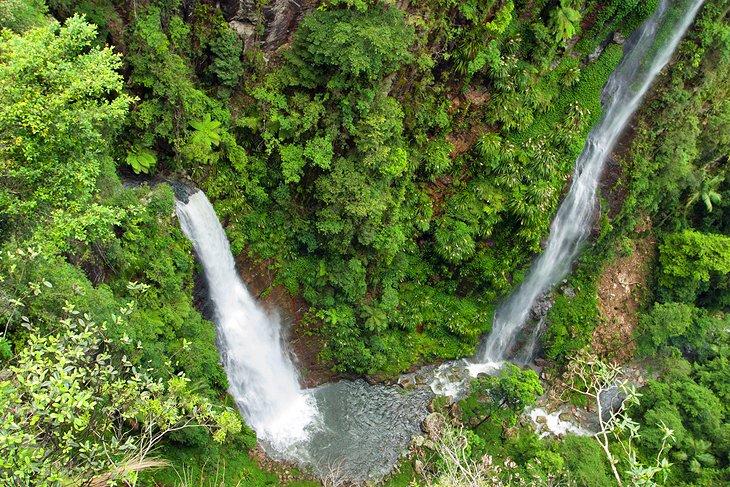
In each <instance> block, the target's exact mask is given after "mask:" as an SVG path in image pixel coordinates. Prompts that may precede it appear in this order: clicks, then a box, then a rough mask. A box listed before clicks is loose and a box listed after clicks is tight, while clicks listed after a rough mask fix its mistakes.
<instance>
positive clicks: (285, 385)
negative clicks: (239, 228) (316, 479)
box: [176, 191, 317, 453]
mask: <svg viewBox="0 0 730 487" xmlns="http://www.w3.org/2000/svg"><path fill="white" fill-rule="evenodd" d="M176 211H177V215H178V218H179V219H180V226H181V228H182V230H183V232H184V233H185V235H186V236H187V237H188V238H189V239H190V241H191V242H192V243H193V247H194V248H195V252H196V253H197V255H198V258H199V259H200V262H201V263H202V265H203V270H204V271H205V279H206V281H207V283H208V290H209V293H210V299H211V301H212V302H213V305H214V320H215V323H216V325H217V330H218V342H219V348H220V352H221V357H222V361H223V366H224V368H225V370H226V374H227V376H228V381H229V384H230V385H229V390H228V392H229V393H230V394H231V396H232V397H233V398H234V399H235V401H236V404H237V405H238V407H239V409H240V410H241V412H242V413H243V415H244V417H245V418H246V421H247V422H248V424H249V425H250V426H251V427H252V428H253V429H254V430H255V431H256V433H257V434H258V437H259V439H260V440H262V441H263V443H264V445H266V446H270V447H271V448H272V449H273V451H274V452H277V453H280V452H285V451H287V449H288V448H290V447H293V446H295V445H297V444H300V443H302V442H304V441H306V440H307V439H308V436H309V434H310V431H309V429H310V426H311V425H312V424H313V423H314V421H315V418H316V417H317V410H316V407H315V401H314V398H313V397H312V396H311V395H310V394H309V393H307V392H305V391H303V390H302V389H301V387H300V386H299V381H298V376H297V371H296V368H295V367H294V364H293V363H292V361H291V359H290V357H289V355H288V354H287V353H286V351H285V349H284V347H283V344H282V341H281V337H280V324H279V320H278V319H277V318H276V317H272V316H269V315H267V313H266V312H264V310H263V309H261V307H259V306H258V304H257V303H256V301H255V300H254V299H253V297H252V296H251V294H250V293H249V292H248V290H247V289H246V287H245V286H244V284H243V282H241V279H240V278H239V276H238V273H237V272H236V268H235V262H234V260H233V255H232V254H231V249H230V246H229V244H228V239H227V238H226V234H225V232H224V231H223V227H222V226H221V224H220V222H219V221H218V217H217V216H216V214H215V210H214V209H213V206H212V205H211V204H210V202H209V201H208V198H206V196H205V194H204V193H203V192H202V191H198V192H196V193H194V194H192V195H191V196H190V197H189V200H188V202H187V203H184V202H181V201H178V202H177V205H176Z"/></svg>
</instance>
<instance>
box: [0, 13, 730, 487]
mask: <svg viewBox="0 0 730 487" xmlns="http://www.w3.org/2000/svg"><path fill="white" fill-rule="evenodd" d="M244 3H246V2H244ZM249 3H252V4H253V3H255V4H256V5H255V6H253V7H252V8H254V9H255V10H256V11H257V12H260V10H261V9H262V8H264V4H265V3H266V2H259V3H256V2H249ZM292 4H297V6H298V3H297V2H292ZM399 5H400V3H399V4H398V5H396V3H395V2H381V1H375V0H331V1H324V2H320V4H319V5H318V6H317V8H313V9H305V10H306V12H305V14H304V15H303V16H302V17H301V19H297V22H296V23H297V25H296V28H295V30H294V31H293V32H292V33H291V37H290V39H289V40H288V42H287V43H286V44H285V45H284V46H282V47H281V48H280V49H279V50H278V51H276V52H273V51H271V50H267V51H266V52H265V51H264V47H265V46H263V45H261V44H259V43H257V41H258V40H260V39H261V38H262V37H261V36H264V35H265V34H266V30H267V27H266V25H264V24H266V23H267V22H270V19H268V20H267V16H265V15H261V16H260V20H259V24H258V25H256V26H255V33H254V36H253V38H252V39H253V40H252V39H248V40H247V41H246V43H245V44H246V46H247V47H246V49H245V50H244V40H243V39H241V38H240V37H239V35H238V34H237V32H236V31H234V30H233V29H232V28H231V26H229V24H228V20H230V19H228V18H226V17H225V14H224V11H222V10H221V9H220V8H219V7H218V5H217V2H212V1H202V0H200V1H198V0H193V1H181V0H145V1H134V2H118V1H113V0H98V1H96V0H95V1H91V0H49V1H48V2H47V4H46V3H44V2H43V1H42V0H31V1H19V0H0V317H1V318H2V320H1V322H2V323H3V326H2V328H0V332H1V333H2V335H0V365H1V366H2V368H3V370H2V371H0V411H2V413H1V414H2V416H0V479H3V480H0V481H8V482H11V483H12V482H14V483H18V484H20V483H28V482H36V483H38V484H43V482H45V483H46V484H49V485H50V484H53V483H54V482H56V481H58V482H61V481H63V482H67V483H71V484H73V483H78V479H79V478H82V477H83V478H84V479H88V478H96V479H102V480H108V479H110V478H112V477H114V478H117V479H121V478H124V479H126V480H127V481H129V482H131V483H134V482H135V481H138V482H139V483H143V484H146V483H152V482H159V483H162V484H163V485H173V484H178V483H182V484H186V483H187V484H191V483H192V484H197V479H198V478H200V482H201V483H204V482H207V481H210V482H213V480H210V479H212V478H214V477H215V478H216V480H215V482H216V483H223V484H225V485H237V483H238V484H240V485H261V486H264V485H276V484H277V483H278V479H277V478H276V475H275V474H273V473H270V472H264V471H263V470H262V469H261V468H260V467H259V466H258V465H257V463H256V462H255V461H254V460H253V459H252V458H251V457H249V455H248V450H249V449H251V448H252V447H253V446H254V445H255V435H254V434H253V432H251V431H250V430H248V429H247V428H245V427H243V428H242V431H238V430H239V429H241V428H239V425H238V422H239V420H240V419H239V418H238V416H237V415H236V414H235V413H233V412H232V411H231V410H228V409H226V406H227V405H230V404H231V400H230V398H228V396H227V394H226V392H225V391H226V388H227V380H226V377H225V374H224V372H223V370H222V368H221V366H220V364H219V356H218V353H217V350H216V348H215V330H214V327H213V326H212V324H211V323H210V322H208V321H207V320H205V319H204V318H203V317H202V316H201V314H200V312H199V310H198V309H196V303H195V301H194V287H195V286H194V284H195V281H194V278H195V273H196V267H195V263H194V260H193V255H192V252H191V247H190V245H189V243H188V242H187V240H186V239H185V238H184V237H183V235H182V233H181V232H180V230H179V229H178V228H177V226H178V225H177V221H176V220H175V217H174V195H173V191H172V189H171V188H170V187H169V186H168V185H166V184H164V183H162V182H163V181H164V180H166V179H167V178H170V179H176V180H180V179H184V180H189V181H192V182H193V183H194V184H196V185H198V186H200V187H202V188H203V189H205V191H206V193H207V194H208V196H209V197H210V199H211V200H212V201H214V204H215V206H216V210H217V212H218V214H219V216H220V219H221V221H222V222H223V223H224V226H225V227H226V231H227V233H228V236H229V238H230V240H231V244H232V248H233V251H234V253H236V254H244V253H245V254H246V255H247V257H250V258H252V259H253V260H254V261H256V262H257V263H259V264H262V265H263V266H266V267H268V268H269V270H271V271H272V273H273V275H275V280H274V283H273V284H275V285H279V284H280V285H282V286H284V287H285V288H286V289H287V290H288V291H289V292H290V293H291V294H292V295H293V296H296V297H300V298H302V299H303V300H304V301H305V302H306V306H303V307H302V311H303V318H302V320H301V321H302V326H303V327H307V328H308V330H311V331H312V332H313V333H314V334H316V335H317V338H318V340H317V341H318V342H320V343H321V344H322V346H321V350H320V349H319V347H318V348H317V351H318V356H317V360H319V361H320V362H322V363H324V364H325V365H326V366H327V367H328V368H330V369H332V370H333V371H335V372H347V373H356V374H370V375H377V376H393V375H395V374H397V373H399V372H402V371H404V370H407V369H409V368H411V367H413V366H414V365H417V364H421V363H425V362H433V361H440V360H444V359H451V358H455V357H463V356H467V355H471V354H473V352H474V351H475V347H476V344H477V342H478V340H479V337H481V336H482V335H483V334H484V333H485V332H488V331H489V329H490V325H491V318H492V314H493V310H494V306H495V305H496V303H498V301H499V300H500V299H501V298H503V297H504V296H505V295H507V294H508V293H509V292H510V291H511V290H512V289H513V288H514V287H515V286H516V285H517V284H519V282H520V281H521V280H522V278H523V276H524V272H525V271H526V269H527V267H528V266H529V264H530V262H531V260H532V258H533V256H534V254H535V253H536V252H539V251H540V249H541V244H542V242H543V241H544V238H545V237H546V235H547V232H548V230H549V225H550V222H551V220H552V218H553V215H554V213H555V210H556V208H557V205H558V202H559V201H560V197H561V195H562V194H563V193H564V190H565V188H566V185H567V180H568V178H569V174H570V173H571V170H572V165H573V162H574V160H575V158H576V156H577V155H578V154H579V152H580V151H581V149H582V146H583V144H584V141H585V137H586V135H587V133H588V130H589V129H590V127H591V126H592V125H593V124H594V123H595V122H596V121H597V120H598V119H599V117H600V115H601V99H600V98H601V90H602V87H603V85H604V83H605V81H606V80H607V79H608V76H609V75H610V73H611V72H612V70H613V69H614V67H615V66H616V65H617V64H618V62H619V60H620V58H621V55H622V47H621V46H620V45H619V44H617V43H615V42H613V41H612V39H613V38H614V33H615V32H620V33H622V34H624V35H627V34H629V33H630V32H631V31H632V30H633V29H634V28H635V27H636V26H637V25H639V23H640V22H641V21H642V20H643V19H644V18H646V17H647V16H648V15H649V14H650V13H651V12H652V11H653V9H654V8H655V7H656V5H657V1H655V0H652V1H647V2H644V1H639V0H605V1H597V0H530V1H527V0H484V1H477V0H468V1H455V0H416V1H413V2H410V3H409V4H408V6H407V8H406V9H405V10H404V9H403V8H401V7H399ZM728 11H729V7H728V2H727V0H707V1H706V2H705V6H704V7H703V9H702V10H701V12H700V15H699V17H698V20H697V22H696V23H695V26H694V27H693V29H692V30H691V32H690V33H689V34H688V36H687V38H686V39H685V40H684V41H683V42H682V43H681V45H680V47H679V49H678V51H677V54H676V56H675V59H674V64H673V66H672V69H670V70H667V71H666V72H665V73H664V74H663V75H662V76H661V77H660V79H659V81H658V83H657V86H656V87H655V88H654V90H653V92H652V94H651V96H650V97H649V99H648V101H647V103H646V105H645V107H644V108H643V109H642V110H641V111H640V113H639V114H638V115H637V117H636V120H635V123H634V128H633V131H632V133H631V134H630V137H627V139H626V140H625V142H626V143H625V144H621V146H620V147H619V148H618V150H617V154H616V156H617V157H616V163H615V165H614V166H615V167H612V171H611V172H612V176H613V175H614V174H613V173H615V175H616V177H617V180H616V181H615V182H614V181H613V180H611V181H610V182H608V183H607V184H606V185H604V187H603V189H607V191H605V192H604V194H602V198H603V200H602V210H603V211H602V214H601V219H600V221H599V223H598V225H597V227H599V228H597V232H596V238H595V240H594V242H592V243H591V244H590V246H589V247H588V248H587V249H586V251H585V252H584V256H583V257H582V258H581V260H580V262H578V263H577V265H576V269H575V271H574V272H573V273H572V275H571V276H570V277H569V278H568V279H567V281H566V282H565V283H562V284H561V285H560V286H559V288H558V289H557V290H556V292H555V293H554V296H553V298H554V305H553V306H552V309H551V310H550V312H549V314H548V317H547V323H548V328H547V332H546V333H545V335H544V338H543V345H544V352H545V353H544V354H545V356H546V357H547V358H548V359H551V360H553V361H554V362H555V363H556V364H558V365H556V367H559V366H561V365H564V364H565V363H566V361H567V359H568V358H569V357H571V356H573V355H575V353H576V352H577V351H578V350H581V349H583V348H584V347H585V346H586V345H587V344H589V343H591V340H592V336H593V332H594V330H595V328H596V327H599V326H605V323H603V322H602V317H601V313H600V310H599V307H598V302H599V299H598V293H599V291H600V290H599V289H598V287H599V286H598V283H599V277H600V275H601V272H602V271H603V269H604V268H605V266H606V264H607V263H609V262H610V261H611V260H612V259H613V258H614V257H616V256H617V255H620V253H621V250H620V249H621V247H622V243H624V242H626V241H629V242H630V239H632V238H635V237H637V236H644V235H646V234H647V233H651V234H653V235H654V236H655V237H656V239H657V241H658V242H659V243H658V246H657V259H656V263H657V264H656V266H655V269H654V272H653V278H652V279H653V280H652V282H648V283H644V284H645V285H646V287H647V289H648V294H649V295H650V298H649V301H648V302H647V303H641V305H643V304H646V305H647V306H646V307H645V308H642V310H641V311H642V312H641V316H640V318H639V320H638V323H636V337H635V340H636V345H637V354H638V356H639V357H640V358H641V359H642V360H643V361H645V362H646V363H648V364H650V366H651V367H652V368H653V371H654V372H655V375H654V376H653V377H652V379H651V380H649V382H648V384H647V385H646V386H645V387H644V388H643V389H642V391H641V394H643V396H642V397H641V401H640V404H638V405H635V406H634V407H633V408H632V410H631V414H632V417H633V418H634V419H635V420H637V421H639V422H640V423H641V435H640V437H639V438H638V440H636V445H637V446H638V448H639V450H638V451H639V455H640V456H642V457H643V458H639V459H634V460H636V462H645V463H651V461H652V455H655V454H656V452H657V451H658V450H659V449H660V448H661V447H662V445H663V442H664V437H663V435H664V433H665V430H664V429H663V428H662V426H661V425H666V426H668V427H670V428H671V429H672V430H673V432H674V436H675V437H676V442H675V443H674V445H673V447H672V449H671V450H670V451H669V453H668V458H669V459H670V461H671V462H672V463H673V466H672V468H671V471H670V477H669V480H668V482H669V483H671V484H672V485H684V484H686V485H718V484H720V483H722V482H727V481H728V471H729V470H728V469H730V464H729V462H730V459H728V457H727V452H728V451H729V450H730V429H729V428H728V411H727V404H728V401H729V400H730V395H729V394H730V392H729V391H728V386H727V384H728V382H729V379H730V378H729V377H728V370H730V368H729V367H728V363H727V361H728V356H727V355H728V346H727V345H728V344H727V329H728V326H729V325H728V315H727V312H728V306H730V238H729V237H728V236H727V235H728V234H729V233H730V218H729V215H730V210H728V204H730V203H729V202H730V194H729V189H728V188H729V186H728V182H727V176H728V169H727V167H728V154H730V137H729V136H728V134H730V102H728V97H729V96H730V93H729V92H728V86H730V42H729V41H728V39H730V30H729V28H728V25H730V24H729V22H728ZM269 16H270V13H269ZM112 45H114V46H118V49H117V48H113V47H110V46H112ZM597 47H600V48H599V49H598V50H596V48H597ZM267 49H268V48H267ZM244 51H245V52H244ZM594 53H595V55H591V54H594ZM120 176H121V177H122V178H123V179H125V180H126V182H127V183H128V184H125V185H122V183H121V181H120ZM145 182H150V183H154V184H149V185H148V184H145ZM609 186H610V187H609ZM647 221H650V222H651V225H644V223H645V222H647ZM639 222H641V223H642V227H643V228H642V230H641V231H639V230H637V224H638V223H639ZM45 377H51V378H52V379H53V380H50V381H49V382H48V383H46V382H44V378H45ZM543 390H544V389H543V383H541V381H540V380H539V379H538V376H537V374H535V373H534V372H533V371H532V370H523V369H520V368H518V367H516V366H508V367H506V368H505V369H504V370H503V372H502V373H501V374H500V375H498V376H495V377H487V378H484V377H482V378H479V379H477V380H475V381H474V383H473V384H472V386H471V392H470V394H469V395H467V397H466V398H464V399H463V400H462V401H461V402H460V403H459V404H458V405H457V406H454V409H455V410H458V418H457V419H456V420H457V422H458V421H461V422H462V424H463V426H465V427H466V428H465V429H463V428H462V427H461V426H459V425H456V426H453V425H452V426H449V427H448V428H446V430H445V433H444V435H443V437H442V438H443V439H444V442H443V444H441V445H440V446H439V444H438V442H437V441H436V442H435V443H433V444H431V446H430V447H429V446H426V447H424V452H422V453H424V455H425V456H423V460H424V462H425V463H426V467H425V469H419V468H414V467H415V465H414V466H411V465H410V464H408V465H407V466H405V467H404V470H403V473H402V474H400V475H397V476H395V477H394V478H393V479H392V480H391V483H392V485H406V484H407V483H408V482H409V481H410V480H411V479H415V478H418V479H422V480H424V481H425V482H429V483H430V485H443V486H444V487H445V486H446V485H448V486H449V487H453V486H454V485H458V482H461V481H462V480H463V479H464V477H459V474H455V473H454V472H456V470H454V469H453V468H452V467H453V465H450V464H449V463H448V459H447V458H446V457H445V455H447V453H448V452H449V451H451V452H452V453H453V451H456V454H457V455H456V456H457V457H458V459H459V461H461V462H464V465H467V466H469V467H468V468H472V467H474V468H476V469H477V470H475V472H476V473H477V474H478V475H483V476H484V478H487V477H489V475H494V476H495V477H494V478H496V479H498V480H495V481H494V484H495V485H500V482H501V483H503V484H505V485H508V484H510V483H515V482H519V481H522V482H527V483H532V484H535V485H538V484H540V485H554V484H556V483H560V482H564V483H568V484H569V483H571V482H573V483H575V484H578V485H590V486H594V485H595V486H602V485H613V483H614V479H613V475H612V472H611V468H610V465H609V464H608V463H607V462H606V460H605V458H604V455H603V454H604V452H602V451H601V449H600V448H599V447H598V446H597V445H596V444H595V442H594V441H593V440H592V439H590V438H579V437H573V436H568V437H567V438H565V439H563V440H561V441H558V440H549V439H544V438H540V437H538V436H537V435H536V434H535V433H534V432H533V431H532V430H531V429H529V428H526V427H524V424H521V423H520V421H519V418H520V414H521V412H522V411H523V410H524V408H525V407H529V406H531V405H533V404H535V401H536V398H537V396H539V395H541V394H542V393H543ZM97 413H98V414H97ZM441 413H444V414H446V415H448V414H450V413H446V411H441ZM188 422H189V423H188ZM198 423H199V424H200V426H199V427H193V425H194V424H198ZM183 424H185V425H187V426H190V427H185V428H184V429H179V430H178V427H179V426H181V425H183ZM140 425H141V426H143V427H142V428H140ZM144 426H149V427H150V428H151V429H149V430H148V429H145V428H144ZM145 431H148V432H149V431H155V432H159V433H161V434H165V438H164V440H163V439H162V436H161V435H160V436H159V437H158V436H156V433H155V434H153V435H152V436H151V437H150V436H145V434H146V433H145ZM213 431H215V432H216V433H215V434H216V435H217V436H216V438H215V440H218V441H215V440H214V439H213V438H212V437H211V435H210V434H208V433H209V432H213ZM168 433H169V434H168ZM224 437H225V438H224ZM150 438H155V442H154V443H155V444H157V443H158V442H159V441H162V443H161V444H162V445H163V446H162V448H161V449H160V450H158V451H157V453H159V455H160V456H163V457H165V458H167V459H169V460H170V461H171V462H172V463H173V464H174V465H175V466H176V468H178V467H179V470H176V469H164V470H162V471H160V472H157V473H146V474H143V475H141V476H138V475H137V470H141V469H143V467H145V466H147V467H151V466H154V465H153V464H154V462H151V463H150V464H145V463H144V460H146V459H145V458H142V457H141V456H134V455H132V454H131V453H130V452H131V451H132V449H133V448H134V449H135V451H139V450H140V445H143V446H144V445H145V444H146V445H149V444H151V443H152V442H151V441H150ZM223 440H225V441H223ZM434 441H435V440H434ZM449 448H451V449H452V450H453V449H455V450H453V451H452V450H449ZM104 449H106V450H104ZM142 449H144V448H142ZM76 450H78V455H77V456H76V457H75V458H70V457H69V454H70V453H69V452H71V451H74V452H76ZM102 451H106V453H105V454H103V455H102V454H101V452H102ZM485 458H489V459H492V460H494V463H492V464H490V465H486V464H485V463H484V461H485V460H484V459H485ZM492 460H490V461H492ZM135 462H136V463H135ZM479 462H482V463H479ZM620 462H621V464H622V465H625V464H627V459H626V458H622V459H621V460H620ZM226 463H227V464H226ZM629 463H630V462H629ZM135 465H136V466H135ZM475 465H477V466H478V465H481V467H475ZM485 465H486V466H485ZM21 467H22V468H21ZM480 469H481V470H480ZM513 470H514V475H513V473H512V471H513ZM219 475H220V477H219ZM110 476H111V477H110ZM30 479H33V480H30ZM292 485H309V484H308V483H299V484H292ZM465 485H468V483H467V484H465Z"/></svg>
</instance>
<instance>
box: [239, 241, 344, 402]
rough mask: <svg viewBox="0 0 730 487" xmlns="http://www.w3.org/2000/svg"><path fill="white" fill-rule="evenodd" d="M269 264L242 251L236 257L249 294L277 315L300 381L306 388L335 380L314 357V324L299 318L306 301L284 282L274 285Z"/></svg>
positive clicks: (316, 346) (316, 343) (318, 345)
mask: <svg viewBox="0 0 730 487" xmlns="http://www.w3.org/2000/svg"><path fill="white" fill-rule="evenodd" d="M270 264H271V262H270V261H262V262H256V261H254V260H253V259H251V258H249V257H247V256H246V255H244V254H241V255H239V256H238V258H237V259H236V265H237V267H238V271H239V274H240V275H241V279H243V282H245V283H246V286H247V287H248V289H249V291H250V292H251V294H253V296H254V297H255V298H257V299H258V300H259V302H261V303H262V304H263V306H264V308H266V310H267V311H268V312H269V313H271V314H272V315H278V316H279V317H280V318H281V323H282V331H283V333H284V336H285V340H286V341H287V342H288V344H289V349H290V350H291V351H292V352H293V353H294V356H295V358H296V362H297V365H298V368H299V371H300V374H301V380H302V385H303V386H304V387H307V388H309V387H315V386H318V385H320V384H323V383H325V382H330V381H333V380H336V379H337V378H338V376H337V374H335V373H334V372H332V371H331V370H330V368H329V367H328V366H326V365H325V364H322V363H321V362H320V361H319V360H318V357H319V353H320V352H321V351H322V346H323V342H322V340H321V338H320V337H319V336H318V335H317V334H316V333H314V329H315V328H316V325H307V324H306V322H305V320H302V317H303V316H304V315H305V313H306V312H307V309H308V307H307V303H306V302H305V301H304V300H303V299H302V298H301V297H299V296H292V295H291V294H290V293H289V291H287V289H286V288H285V287H284V286H281V285H274V278H275V277H276V274H275V272H274V271H272V270H271V269H270Z"/></svg>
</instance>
